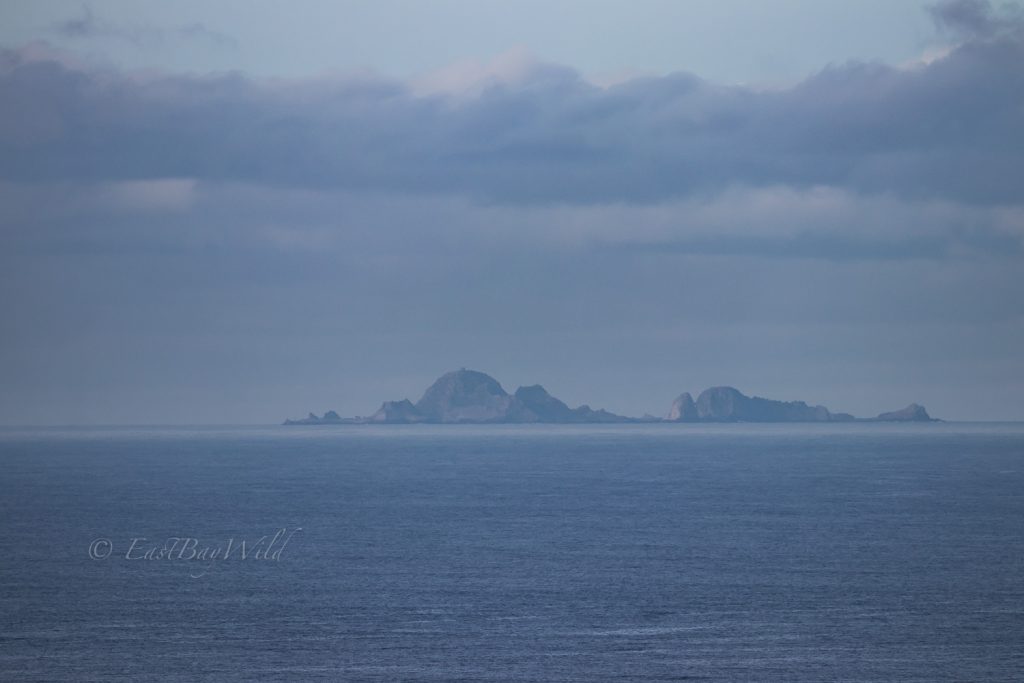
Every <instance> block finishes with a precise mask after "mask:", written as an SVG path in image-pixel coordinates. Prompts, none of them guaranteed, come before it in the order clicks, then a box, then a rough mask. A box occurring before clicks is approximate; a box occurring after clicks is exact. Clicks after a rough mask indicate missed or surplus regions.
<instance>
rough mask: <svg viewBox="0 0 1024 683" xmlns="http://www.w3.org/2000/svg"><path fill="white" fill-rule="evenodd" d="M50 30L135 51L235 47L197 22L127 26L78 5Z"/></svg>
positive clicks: (66, 36) (218, 33)
mask: <svg viewBox="0 0 1024 683" xmlns="http://www.w3.org/2000/svg"><path fill="white" fill-rule="evenodd" d="M51 30H52V31H53V32H54V33H55V34H56V35H58V36H61V37H63V38H69V39H75V40H79V39H113V40H119V41H124V42H128V43H131V44H132V45H134V46H136V47H139V48H143V47H146V46H148V45H151V44H153V43H165V42H169V41H172V40H185V41H194V40H199V41H203V42H206V43H208V44H211V45H214V46H217V47H222V48H225V47H234V46H235V45H236V42H235V40H234V39H233V38H231V36H228V35H227V34H225V33H221V32H220V31H214V30H213V29H210V28H208V27H207V26H205V25H204V24H202V23H199V22H191V23H188V24H181V25H178V26H172V27H169V28H164V27H157V26H150V25H133V26H127V25H123V24H117V23H114V22H110V21H107V20H105V19H102V18H100V17H99V16H97V14H96V13H95V12H94V11H93V9H92V8H91V7H90V6H89V5H83V6H82V12H81V14H80V15H79V16H76V17H71V18H68V19H65V20H63V21H58V22H55V23H54V24H53V25H52V26H51Z"/></svg>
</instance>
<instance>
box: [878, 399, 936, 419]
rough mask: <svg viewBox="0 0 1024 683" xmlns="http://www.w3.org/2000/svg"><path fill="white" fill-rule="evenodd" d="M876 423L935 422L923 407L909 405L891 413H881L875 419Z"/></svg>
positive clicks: (913, 404)
mask: <svg viewBox="0 0 1024 683" xmlns="http://www.w3.org/2000/svg"><path fill="white" fill-rule="evenodd" d="M875 420H876V421H877V422H934V421H936V420H935V419H934V418H933V417H932V416H931V415H929V414H928V411H927V410H925V409H924V406H922V405H918V404H917V403H911V404H910V405H909V406H907V407H906V408H903V409H901V410H894V411H892V412H891V413H882V414H881V415H879V416H878V417H876V418H875Z"/></svg>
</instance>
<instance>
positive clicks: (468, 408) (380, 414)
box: [285, 368, 937, 425]
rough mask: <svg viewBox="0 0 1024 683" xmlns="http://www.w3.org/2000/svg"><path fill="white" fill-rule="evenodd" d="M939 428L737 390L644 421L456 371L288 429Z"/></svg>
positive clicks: (715, 390) (687, 398) (921, 413)
mask: <svg viewBox="0 0 1024 683" xmlns="http://www.w3.org/2000/svg"><path fill="white" fill-rule="evenodd" d="M854 421H857V422H935V421H937V420H934V419H933V418H932V417H931V416H930V415H928V411H926V410H925V409H924V406H921V405H918V404H916V403H912V404H910V405H909V406H907V407H906V408H903V409H902V410H897V411H893V412H890V413H882V414H881V415H879V416H878V417H874V418H867V419H858V418H855V417H854V416H853V415H850V414H849V413H832V412H829V410H828V409H827V408H826V407H825V406H809V405H807V404H806V403H804V402H803V401H776V400H773V399H768V398H760V397H758V396H746V395H744V394H743V393H742V392H740V391H739V390H738V389H735V388H733V387H726V386H721V387H711V388H710V389H705V390H704V391H702V392H701V393H700V395H699V396H698V397H697V400H694V399H693V397H692V396H691V395H690V394H689V393H683V394H680V395H679V397H678V398H676V400H675V401H673V402H672V407H671V409H670V410H669V413H668V416H667V417H666V418H664V420H662V419H660V418H656V417H651V416H648V415H645V416H644V417H642V418H632V417H623V416H622V415H616V414H614V413H610V412H608V411H607V410H594V409H593V408H591V407H590V406H588V405H582V406H580V407H578V408H570V407H569V406H568V405H566V404H565V403H564V402H562V401H560V400H558V399H557V398H555V397H554V396H552V395H551V394H549V393H548V391H547V390H546V389H545V388H544V387H542V386H541V385H539V384H533V385H531V386H526V387H519V388H518V389H517V390H516V392H515V393H514V394H509V393H508V392H506V391H505V390H504V389H503V388H502V386H501V384H499V383H498V381H497V380H496V379H494V378H493V377H491V376H490V375H487V374H485V373H483V372H477V371H475V370H466V369H465V368H462V369H461V370H455V371H453V372H448V373H445V374H444V375H442V376H441V377H439V378H438V379H437V380H436V381H435V382H434V383H433V384H431V385H430V387H429V388H428V389H427V390H426V391H425V392H424V393H423V397H422V398H420V400H419V401H417V402H416V403H415V404H413V403H412V401H410V400H409V399H403V400H401V401H385V402H384V403H383V404H382V405H381V407H380V408H379V409H378V410H377V412H375V413H374V414H373V415H371V416H370V417H356V418H342V417H339V416H338V414H337V413H336V412H334V411H333V410H329V411H327V412H326V413H324V415H323V417H317V416H316V415H314V414H313V413H310V414H309V416H308V417H305V418H302V419H299V420H286V421H285V424H289V425H308V424H338V423H345V424H352V423H360V424H364V423H379V424H415V423H432V424H458V423H473V424H496V423H503V424H510V423H535V422H536V423H551V424H594V423H615V422H854Z"/></svg>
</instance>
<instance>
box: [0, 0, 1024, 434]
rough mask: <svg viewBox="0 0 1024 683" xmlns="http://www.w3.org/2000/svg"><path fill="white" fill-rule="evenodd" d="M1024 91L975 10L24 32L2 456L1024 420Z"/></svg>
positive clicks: (1009, 35)
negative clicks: (768, 404) (452, 375)
mask: <svg viewBox="0 0 1024 683" xmlns="http://www.w3.org/2000/svg"><path fill="white" fill-rule="evenodd" d="M1022 66H1024V14H1022V12H1021V9H1020V6H1019V5H1017V4H1006V5H1003V4H1000V5H999V6H995V5H991V4H989V3H986V2H983V1H981V0H951V1H950V0H947V1H946V2H941V3H936V4H931V5H928V6H923V5H921V4H919V3H917V2H893V1H892V0H889V1H888V2H874V1H873V0H870V1H869V0H864V1H861V2H856V3H854V2H838V1H837V2H829V1H823V0H815V1H814V2H811V1H807V2H797V1H795V0H791V1H779V2H771V3H769V2H753V1H750V2H741V1H740V0H729V1H722V0H720V1H718V2H630V3H597V2H560V3H554V4H553V6H545V5H544V4H542V3H539V2H538V3H533V2H519V3H497V2H493V3H491V2H472V3H471V2H430V3H426V2H423V3H398V2H393V3H387V2H383V3H381V2H377V3H336V2H330V3H329V2H305V3H297V4H294V3H293V4H292V5H290V6H289V7H288V8H287V9H286V8H285V6H284V5H283V4H281V3H256V2H221V3H198V2H197V3H190V2H176V3H157V2H94V3H87V4H86V5H83V4H81V3H79V2H70V3H63V2H48V3H30V2H11V1H8V2H6V3H4V4H3V5H2V7H0V320H2V321H3V334H2V335H0V376H2V377H3V381H2V383H0V423H4V424H27V423H36V424H39V423H41V424H54V423H56V424H69V423H167V422H173V423H198V422H207V423H208V422H219V423H228V422H235V423H245V422H276V421H279V420H281V419H283V418H284V417H289V416H299V415H302V414H304V413H305V412H306V411H309V410H314V411H316V412H322V411H324V410H326V409H332V408H333V409H336V410H338V411H339V412H340V413H342V414H368V413H370V412H372V411H373V410H374V409H375V408H376V407H377V405H379V403H380V402H381V401H383V400H385V399H400V398H403V397H409V398H412V399H414V400H415V399H416V398H418V397H419V395H420V393H421V392H422V390H423V389H424V388H425V387H426V386H427V384H429V382H430V381H432V380H433V379H434V378H435V377H436V376H437V375H439V374H441V373H442V372H444V371H447V370H450V369H453V368H458V367H462V366H465V367H470V368H474V369H479V370H483V371H486V372H489V373H491V374H493V375H494V376H495V377H497V379H499V380H500V381H501V382H502V383H503V384H504V385H505V387H506V389H508V390H514V389H515V387H516V386H518V385H519V384H532V383H535V382H542V383H544V384H545V385H546V387H547V388H548V389H549V390H550V391H551V392H552V393H554V394H555V395H556V396H559V397H561V398H563V399H565V400H566V401H567V402H569V403H570V404H573V405H576V404H579V403H582V402H587V403H590V404H591V405H592V406H594V407H604V408H608V409H610V410H614V411H617V412H623V413H626V414H641V413H644V412H651V413H655V414H664V413H665V412H667V410H668V407H669V404H670V403H671V401H672V399H673V398H674V397H675V396H676V395H678V394H679V393H680V392H682V391H690V392H698V391H700V390H701V389H703V388H706V387H708V386H711V385H714V384H732V385H735V386H737V387H738V388H740V389H741V390H743V391H745V392H747V393H751V394H759V395H764V396H770V397H775V398H783V399H797V398H799V399H804V400H807V401H809V402H812V403H822V404H825V405H827V406H828V407H829V408H831V409H833V410H836V411H849V412H853V413H854V414H857V415H873V414H876V413H878V412H880V411H882V410H891V409H896V408H899V407H902V406H903V405H906V404H907V403H910V402H911V401H918V402H922V403H924V404H925V405H927V406H928V408H929V410H930V411H931V412H932V413H933V414H934V415H936V416H939V417H944V418H951V419H957V418H960V419H985V418H992V419H1024V351H1022V349H1024V297H1022V296H1021V294H1022V293H1024V287H1022V283H1024V280H1022V272H1024V270H1022V266H1024V248H1022V247H1024V244H1022V242H1024V199H1022V198H1024V176H1022V174H1021V173H1020V168H1021V167H1022V162H1024V130H1022V125H1021V111H1024V68H1022Z"/></svg>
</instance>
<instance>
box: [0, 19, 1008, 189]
mask: <svg viewBox="0 0 1024 683" xmlns="http://www.w3.org/2000/svg"><path fill="white" fill-rule="evenodd" d="M937 11H938V10H937ZM942 11H943V12H944V14H943V15H942V16H949V15H951V12H952V6H945V9H944V10H942ZM957 16H960V15H957ZM970 16H973V15H970ZM983 16H985V17H988V19H987V21H989V22H992V21H995V19H992V15H987V14H986V15H983ZM947 20H948V21H952V19H947ZM959 21H960V23H961V24H964V22H969V21H971V20H970V19H969V18H966V19H965V18H961V19H959ZM90 22H92V23H95V22H94V21H93V20H89V21H88V22H86V25H87V26H88V25H91V24H90ZM975 23H976V22H975ZM74 30H76V31H82V30H87V29H86V28H82V27H79V26H78V25H76V28H75V29H74ZM0 63H2V65H3V66H2V69H0V101H3V102H4V103H5V104H4V105H3V111H2V112H0V153H2V160H0V177H3V178H5V179H8V180H73V179H76V178H77V179H88V180H97V179H101V180H108V181H122V180H135V179H148V178H160V177H174V178H180V177H189V178H196V179H199V180H216V181H231V182H245V183H262V184H266V185H272V186H281V187H332V188H337V189H345V190H366V189H374V190H381V191H393V192H414V193H428V194H436V193H440V194H458V195H464V196H469V197H472V198H474V199H476V200H479V201H491V202H504V203H550V202H568V203H594V202H598V203H600V202H607V201H625V202H636V203H645V202H660V201H666V200H671V199H677V198H683V197H687V196H695V195H709V194H714V193H717V192H721V191H724V190H727V189H728V188H729V187H732V186H744V185H745V186H776V185H791V186H794V187H805V188H806V187H816V186H832V187H837V188H843V189H845V190H849V191H853V192H859V193H865V194H877V193H883V194H884V193H892V194H896V195H899V196H903V197H907V198H950V199H955V200H959V201H964V202H969V203H978V204H1006V203H1011V204H1012V203H1017V202H1019V201H1020V198H1021V197H1022V196H1024V176H1022V175H1021V174H1020V173H1018V172H1017V171H1018V169H1019V168H1020V166H1021V161H1022V158H1021V157H1022V151H1021V147H1022V145H1024V130H1022V128H1021V126H1020V125H1019V118H1020V117H1019V112H1020V110H1021V107H1022V106H1024V70H1021V69H1020V68H1019V66H1020V64H1021V63H1024V39H1021V36H1020V35H1019V34H1017V33H1013V32H1002V31H997V32H995V33H992V32H991V31H984V32H980V33H979V32H975V34H973V35H972V36H970V37H968V38H966V39H965V40H964V42H963V43H962V44H960V45H959V46H957V47H956V48H955V49H953V50H951V51H950V53H949V54H948V55H946V56H945V57H942V58H939V59H936V60H934V61H932V62H931V63H930V64H927V65H922V66H916V67H913V68H903V69H901V68H894V67H888V66H883V65H878V64H859V63H853V64H847V65H841V66H831V67H829V68H826V69H825V70H823V71H822V72H820V73H818V74H816V75H814V76H813V77H811V78H809V79H807V80H805V81H804V82H802V83H799V84H797V85H796V86H794V87H792V88H789V89H786V90H781V91H758V90H754V89H750V88H745V87H724V86H719V85H715V84H712V83H709V82H706V81H703V80H701V79H699V78H697V77H694V76H691V75H687V74H674V75H670V76H665V77H660V78H641V79H634V80H631V81H628V82H625V83H622V84H619V85H616V86H613V87H609V88H600V87H597V86H594V85H592V84H590V83H588V82H587V81H586V80H585V79H583V78H582V77H581V76H580V75H579V74H578V73H576V72H574V71H572V70H571V69H568V68H565V67H561V66H555V65H547V64H543V63H538V62H532V61H529V60H526V59H524V58H522V57H521V56H520V57H517V58H516V59H512V60H508V62H507V63H505V62H501V63H498V64H496V65H491V66H490V67H486V68H481V69H469V70H468V71H466V70H465V69H463V70H461V71H458V70H457V71H458V73H456V74H454V75H452V74H449V75H447V76H445V77H444V78H440V80H437V81H435V82H434V83H433V85H432V86H431V87H429V88H427V89H426V90H424V86H423V84H422V83H420V84H419V85H417V84H407V83H403V82H399V81H391V80H387V79H381V78H370V77H363V78H360V79H335V80H319V81H307V82H302V81H277V82H261V81H254V80H251V79H247V78H245V77H243V76H240V75H224V76H206V77H194V76H171V75H167V76H162V77H161V76H157V77H153V76H150V77H145V78H144V77H140V76H136V75H133V74H130V73H124V72H116V71H111V70H107V71H102V72H101V71H91V70H88V69H74V68H71V67H69V66H67V65H66V64H60V63H55V62H48V61H39V60H35V59H31V58H29V57H27V56H26V55H24V54H22V53H20V52H18V51H6V52H5V53H4V54H3V55H2V56H0ZM466 88H469V89H470V90H471V91H472V92H471V93H470V95H469V96H467V95H466V93H465V90H466ZM452 89H455V90H458V91H460V93H461V94H460V95H459V96H457V97H453V96H450V95H446V94H438V92H439V91H440V92H442V93H444V92H450V91H451V90H452ZM428 93H429V94H428ZM26 141H28V142H26ZM27 144H28V145H29V146H28V147H26V145H27Z"/></svg>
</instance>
